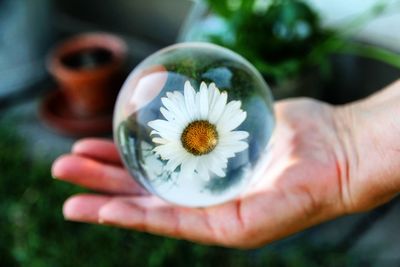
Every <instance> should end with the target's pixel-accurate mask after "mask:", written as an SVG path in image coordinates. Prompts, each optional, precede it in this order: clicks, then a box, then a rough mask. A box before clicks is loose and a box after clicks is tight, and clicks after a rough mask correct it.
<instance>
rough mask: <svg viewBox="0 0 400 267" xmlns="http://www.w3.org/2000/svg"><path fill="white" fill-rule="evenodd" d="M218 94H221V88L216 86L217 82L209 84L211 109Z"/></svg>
mask: <svg viewBox="0 0 400 267" xmlns="http://www.w3.org/2000/svg"><path fill="white" fill-rule="evenodd" d="M218 96H219V90H218V88H217V87H216V86H215V83H210V85H209V86H208V103H209V106H210V110H212V107H213V105H214V104H215V101H216V99H217V97H218Z"/></svg>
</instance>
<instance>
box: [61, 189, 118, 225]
mask: <svg viewBox="0 0 400 267" xmlns="http://www.w3.org/2000/svg"><path fill="white" fill-rule="evenodd" d="M110 199H111V197H109V196H102V195H92V194H82V195H75V196H72V197H70V198H69V199H68V200H66V201H65V202H64V206H63V214H64V218H65V219H66V220H70V221H77V222H87V223H98V222H99V210H100V208H101V207H102V206H104V205H105V204H106V203H108V202H109V201H110Z"/></svg>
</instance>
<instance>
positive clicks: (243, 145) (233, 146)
mask: <svg viewBox="0 0 400 267" xmlns="http://www.w3.org/2000/svg"><path fill="white" fill-rule="evenodd" d="M220 147H221V149H223V150H226V151H227V152H228V151H229V152H233V153H238V152H241V151H243V150H246V149H247V148H248V147H249V144H247V142H244V141H237V142H235V143H229V144H220Z"/></svg>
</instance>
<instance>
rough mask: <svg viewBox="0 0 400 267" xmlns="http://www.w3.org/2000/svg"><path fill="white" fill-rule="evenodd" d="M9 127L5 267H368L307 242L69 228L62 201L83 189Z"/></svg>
mask: <svg viewBox="0 0 400 267" xmlns="http://www.w3.org/2000/svg"><path fill="white" fill-rule="evenodd" d="M8 125H9V124H7V123H4V122H3V123H1V121H0V265H1V266H7V267H13V266H23V267H24V266H26V267H44V266H52V267H58V266H60V267H64V266H85V267H90V266H96V267H102V266H105V267H107V266H117V267H118V266H121V267H122V266H143V267H146V266H149V267H161V266H178V267H179V266H188V265H190V266H193V267H202V266H228V267H229V266H232V267H236V266H237V267H239V266H240V267H243V266H274V267H279V266H282V267H292V266H296V267H301V266H307V267H313V266H328V267H329V266H332V267H336V266H362V265H360V264H359V262H358V261H355V260H354V259H355V258H354V257H351V256H349V255H346V254H337V253H335V252H334V250H331V249H330V248H324V249H321V248H319V247H313V246H304V242H303V241H301V242H291V245H288V246H285V247H283V248H279V249H268V248H265V249H260V250H254V251H239V250H232V249H224V248H217V247H210V246H202V245H196V244H192V243H190V242H186V241H181V240H173V239H169V238H163V237H156V236H152V235H148V234H144V233H137V232H133V231H128V230H122V229H115V228H111V227H105V226H96V225H87V224H80V223H73V222H66V221H65V220H64V219H63V217H62V213H61V207H62V203H63V201H64V200H65V199H66V198H67V197H68V196H70V195H71V194H74V193H77V192H82V189H79V188H76V187H75V186H72V185H68V184H65V183H62V182H59V181H55V180H53V179H52V178H51V177H50V163H48V162H37V161H35V160H32V159H30V158H29V157H28V156H27V155H26V151H25V146H26V145H27V144H26V143H24V141H23V140H22V139H21V138H20V137H18V136H17V135H16V133H15V132H14V131H13V130H12V129H9V127H8Z"/></svg>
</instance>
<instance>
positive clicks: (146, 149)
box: [113, 43, 275, 207]
mask: <svg viewBox="0 0 400 267" xmlns="http://www.w3.org/2000/svg"><path fill="white" fill-rule="evenodd" d="M274 122H275V120H274V113H273V101H272V96H271V92H270V90H269V88H268V86H267V84H266V83H265V81H264V80H263V78H262V76H261V75H260V73H259V72H258V71H257V70H256V69H255V68H254V67H253V66H252V65H251V64H250V63H249V62H248V61H246V60H245V59H244V58H243V57H241V56H240V55H238V54H236V53H234V52H232V51H230V50H228V49H226V48H222V47H220V46H217V45H212V44H207V43H181V44H176V45H172V46H169V47H167V48H164V49H162V50H160V51H158V52H156V53H154V54H152V55H150V56H149V57H147V58H146V59H145V60H144V61H143V62H141V63H140V64H139V65H138V66H137V67H136V68H135V69H134V70H133V71H132V72H131V74H130V75H129V77H128V78H127V80H126V81H125V83H124V85H123V87H122V89H121V91H120V93H119V95H118V99H117V103H116V106H115V111H114V121H113V128H114V141H115V143H116V145H117V148H118V150H119V152H120V155H121V158H122V160H123V162H124V165H125V167H126V169H127V170H128V171H129V172H130V174H131V175H132V177H133V179H135V180H136V181H137V182H138V183H139V184H140V185H142V186H143V187H144V188H146V189H147V190H148V191H149V192H150V193H152V194H155V195H157V196H158V197H160V198H162V199H164V200H166V201H168V202H171V203H174V204H178V205H182V206H190V207H204V206H210V205H216V204H219V203H222V202H225V201H228V200H231V199H233V198H235V197H237V196H238V195H239V194H241V193H243V192H244V191H245V189H246V188H248V186H249V185H250V184H254V181H255V180H256V179H255V178H256V177H258V176H260V175H256V172H257V169H259V168H260V165H262V164H265V161H264V160H263V159H265V158H268V157H267V156H268V147H269V146H268V144H269V140H270V137H271V134H272V131H273V128H274ZM254 186H256V185H254Z"/></svg>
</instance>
